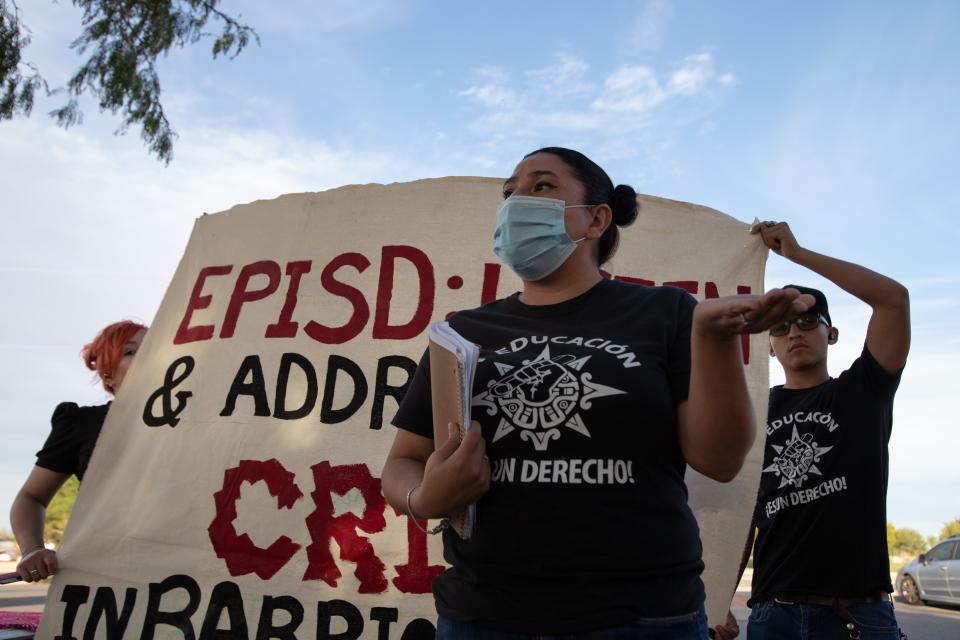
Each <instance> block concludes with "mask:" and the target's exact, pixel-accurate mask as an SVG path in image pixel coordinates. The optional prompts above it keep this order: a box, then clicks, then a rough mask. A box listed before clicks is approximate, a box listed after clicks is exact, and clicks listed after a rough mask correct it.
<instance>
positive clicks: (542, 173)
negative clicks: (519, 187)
mask: <svg viewBox="0 0 960 640" xmlns="http://www.w3.org/2000/svg"><path fill="white" fill-rule="evenodd" d="M529 175H530V176H531V177H534V178H539V177H540V176H553V177H554V178H557V179H558V180H559V179H560V176H558V175H557V174H555V173H554V172H553V171H548V170H546V169H540V170H539V171H531V172H530V173H529ZM516 181H517V176H516V175H512V176H510V177H509V178H507V179H506V180H504V181H503V186H507V185H508V184H510V183H511V182H516Z"/></svg>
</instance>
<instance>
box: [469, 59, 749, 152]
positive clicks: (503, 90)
mask: <svg viewBox="0 0 960 640" xmlns="http://www.w3.org/2000/svg"><path fill="white" fill-rule="evenodd" d="M589 71H590V66H589V65H588V64H587V63H586V62H585V61H584V60H582V59H581V58H579V57H577V56H576V55H574V54H572V53H569V52H566V51H565V52H561V53H558V54H557V55H556V56H555V61H554V63H553V64H550V65H547V66H545V67H540V68H537V69H532V70H529V71H526V72H524V73H521V74H519V75H518V78H519V80H518V81H513V82H510V80H509V78H508V76H507V74H506V73H505V72H504V71H503V70H502V69H500V68H496V67H493V68H483V69H478V70H475V73H476V75H478V76H480V77H481V78H482V79H484V80H487V82H478V83H476V84H474V85H472V86H470V87H469V88H467V89H465V90H463V91H460V92H459V95H461V96H463V97H466V98H469V99H470V100H471V101H472V102H473V103H475V104H477V105H479V106H480V107H481V108H482V109H483V111H482V112H481V113H480V114H479V115H478V116H477V117H476V118H475V119H474V120H473V122H472V124H471V128H472V130H473V131H475V132H477V133H481V134H491V133H497V132H503V131H507V130H509V132H510V134H511V136H513V137H514V138H517V137H525V138H531V139H541V138H543V137H544V136H552V137H556V136H558V135H559V136H566V135H570V134H573V135H576V134H577V133H580V132H593V133H595V134H599V135H600V136H603V135H604V134H605V132H609V134H608V135H610V136H622V135H623V134H624V133H631V134H633V135H636V134H638V133H639V132H640V131H643V130H646V129H650V128H652V127H654V126H656V125H660V124H680V125H685V124H687V123H688V122H692V121H698V120H702V119H705V118H706V116H707V115H708V114H709V112H710V111H711V110H712V108H713V107H714V105H715V104H716V94H717V93H718V92H719V91H720V90H722V89H723V88H724V86H729V85H730V84H731V81H730V79H729V78H728V79H726V80H724V81H723V82H721V80H720V78H718V77H717V73H716V69H715V62H714V59H713V55H712V54H710V53H698V54H694V55H690V56H687V57H686V58H684V59H682V60H681V61H680V63H679V64H678V66H677V67H676V68H675V69H674V70H673V71H672V72H669V73H667V74H666V75H664V76H662V75H661V74H659V73H658V71H657V69H656V68H655V67H654V66H652V65H648V64H624V65H622V66H620V67H618V68H616V69H614V70H613V71H612V72H611V73H610V74H609V75H607V77H606V78H605V79H604V81H603V84H602V85H598V84H596V83H593V82H591V81H590V80H589ZM726 75H727V76H730V77H732V74H726ZM661 78H662V79H661ZM701 99H702V102H703V104H702V105H697V103H698V101H701ZM680 100H683V101H685V102H686V103H691V102H692V103H693V104H694V105H695V106H696V107H697V108H694V109H686V110H685V111H684V112H683V113H681V112H680V111H678V110H671V109H669V105H670V104H672V103H673V102H676V101H680ZM688 106H689V105H688ZM691 113H692V114H693V115H690V114H691ZM660 128H661V129H664V130H668V129H670V127H669V126H664V127H660ZM593 143H594V144H596V145H602V144H604V143H605V140H603V139H596V140H594V141H593ZM659 144H663V143H659ZM632 148H633V149H634V151H633V153H636V147H632Z"/></svg>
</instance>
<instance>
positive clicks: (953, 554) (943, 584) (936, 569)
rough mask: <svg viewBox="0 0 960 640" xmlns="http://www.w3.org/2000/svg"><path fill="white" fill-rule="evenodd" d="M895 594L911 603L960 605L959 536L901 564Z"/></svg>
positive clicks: (952, 537) (948, 539)
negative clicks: (898, 593) (896, 592)
mask: <svg viewBox="0 0 960 640" xmlns="http://www.w3.org/2000/svg"><path fill="white" fill-rule="evenodd" d="M896 587H897V591H899V592H900V595H901V596H903V599H904V600H905V601H906V602H908V603H910V604H919V603H921V602H923V603H924V604H926V603H927V602H942V603H945V604H960V536H951V537H949V538H947V539H946V540H944V541H942V542H940V543H938V544H937V545H936V546H934V547H933V548H932V549H930V550H929V551H927V552H926V553H921V554H920V556H919V557H918V558H916V559H914V560H911V561H910V562H908V563H907V564H905V565H903V567H902V568H901V569H900V572H899V573H897V584H896Z"/></svg>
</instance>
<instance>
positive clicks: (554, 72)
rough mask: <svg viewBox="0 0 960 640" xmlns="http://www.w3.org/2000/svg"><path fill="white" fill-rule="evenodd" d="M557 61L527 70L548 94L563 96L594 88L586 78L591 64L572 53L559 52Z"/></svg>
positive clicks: (539, 87)
mask: <svg viewBox="0 0 960 640" xmlns="http://www.w3.org/2000/svg"><path fill="white" fill-rule="evenodd" d="M556 59H557V60H556V63H554V64H551V65H547V66H546V67H543V68H542V69H534V70H532V71H528V72H527V74H526V75H527V77H529V78H530V79H531V80H532V81H533V83H534V86H535V87H537V88H538V89H540V90H541V91H544V92H546V93H548V94H551V95H554V96H558V97H563V96H569V95H573V94H578V93H585V92H588V91H590V90H591V89H592V88H593V85H592V83H590V82H589V81H588V80H587V79H586V75H587V72H588V71H589V70H590V66H589V65H588V64H587V63H586V62H584V61H583V60H581V59H580V58H578V57H577V56H575V55H573V54H570V53H558V54H557V55H556Z"/></svg>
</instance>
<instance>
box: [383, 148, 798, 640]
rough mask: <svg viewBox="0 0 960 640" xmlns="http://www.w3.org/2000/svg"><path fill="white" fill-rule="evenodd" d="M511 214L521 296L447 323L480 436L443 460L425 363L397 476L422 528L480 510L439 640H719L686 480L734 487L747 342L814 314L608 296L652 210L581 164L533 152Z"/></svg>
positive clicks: (503, 224) (780, 303)
mask: <svg viewBox="0 0 960 640" xmlns="http://www.w3.org/2000/svg"><path fill="white" fill-rule="evenodd" d="M504 198H505V199H504V202H503V204H502V205H501V207H500V210H499V211H498V213H497V226H496V230H495V233H494V250H495V251H496V253H497V255H498V256H499V257H500V259H501V260H502V261H503V262H504V263H505V264H507V265H508V266H510V267H511V268H512V269H513V270H514V271H515V272H516V273H517V274H518V275H519V276H520V277H521V278H522V279H523V291H522V292H519V293H515V294H513V295H512V296H509V297H507V298H504V299H502V300H497V301H495V302H492V303H490V304H488V305H485V306H483V307H481V308H479V309H473V310H471V311H464V312H460V313H457V314H455V315H454V316H452V317H451V318H450V324H451V325H452V326H453V328H454V329H456V330H457V331H458V332H459V333H460V334H461V335H463V336H464V337H465V338H467V339H468V340H471V341H473V342H475V343H477V344H479V345H480V347H481V353H480V356H481V359H482V361H481V362H480V364H479V366H478V368H477V378H476V381H475V386H474V390H473V402H472V417H473V419H474V421H473V423H472V426H471V428H470V429H469V430H468V431H467V432H466V435H465V436H464V438H463V440H462V442H457V439H456V438H451V439H450V440H448V441H447V443H446V444H444V446H442V447H440V448H439V449H437V450H434V444H433V438H432V426H431V425H432V411H431V399H430V371H429V361H428V359H427V358H424V359H423V360H421V362H420V366H419V368H418V370H417V373H416V375H415V376H414V379H413V381H412V383H411V385H410V388H409V390H408V392H407V395H406V397H405V398H404V400H403V402H402V403H401V406H400V411H399V412H398V414H397V416H396V418H395V419H394V424H395V425H396V426H398V427H399V429H398V431H397V434H396V437H395V440H394V444H393V447H392V449H391V451H390V453H389V455H388V458H387V461H386V463H385V465H384V469H383V475H382V486H383V492H384V495H385V496H386V498H387V500H388V501H389V502H390V504H391V505H393V506H394V507H395V508H397V509H399V510H401V511H403V512H406V513H408V515H410V516H411V517H414V518H415V519H416V518H419V519H426V518H443V517H444V516H446V515H447V514H450V513H453V512H455V511H456V510H457V509H459V508H460V507H462V506H464V505H467V504H470V503H472V502H476V503H477V528H476V531H475V532H474V534H473V537H472V538H471V539H469V540H462V539H460V538H459V537H458V536H457V535H456V534H455V533H453V532H452V531H450V530H447V531H445V532H444V557H445V559H446V560H447V562H449V563H450V565H451V567H450V568H449V569H448V570H446V571H445V572H444V573H443V574H441V575H440V576H439V577H438V578H437V579H436V580H435V581H434V585H433V591H434V597H435V600H436V605H437V610H438V613H439V617H440V619H439V623H438V635H437V637H438V638H479V639H488V638H489V639H499V638H522V637H525V636H538V635H543V634H550V635H553V634H573V635H572V636H571V637H578V638H580V637H582V638H591V639H593V638H596V639H601V638H670V639H671V640H677V639H681V640H682V639H686V638H698V639H699V638H706V637H707V626H706V617H705V615H704V612H703V599H704V592H703V584H702V582H701V580H700V572H701V571H702V569H703V562H702V560H701V546H700V539H699V533H698V529H697V524H696V521H695V520H694V517H693V514H692V512H691V511H690V509H689V507H688V506H687V492H686V487H685V485H684V481H683V475H684V469H685V465H687V464H689V465H690V466H691V467H693V468H694V469H696V470H697V471H699V472H701V473H703V474H705V475H707V476H709V477H711V478H714V479H717V480H720V481H729V480H730V479H732V478H733V477H734V476H735V475H736V474H737V472H738V471H739V469H740V467H741V465H742V463H743V460H744V457H745V456H746V454H747V451H748V450H749V448H750V446H751V444H752V442H753V438H754V434H755V431H756V426H755V418H754V415H753V411H752V408H751V403H750V398H749V396H748V393H747V388H746V383H745V378H744V374H743V367H742V364H741V356H740V347H739V335H740V334H741V333H742V332H744V331H763V330H766V328H767V327H769V326H771V325H772V324H774V323H776V322H778V321H782V320H783V319H784V318H787V317H793V316H794V315H796V314H797V313H799V312H802V311H804V310H805V309H806V307H807V305H808V304H810V303H812V301H809V300H806V299H798V293H797V292H796V291H792V292H790V291H776V290H775V291H771V292H769V293H768V294H766V295H764V296H736V297H731V298H720V299H715V300H710V301H704V302H701V303H699V304H697V302H696V301H695V300H694V299H693V298H692V297H691V296H690V295H689V294H687V293H686V292H685V291H682V290H680V289H676V288H672V287H644V286H640V285H633V284H628V283H624V282H619V281H614V280H605V279H604V278H603V277H602V276H601V274H600V271H599V268H598V267H599V265H601V264H603V263H604V262H605V261H606V260H607V259H608V258H609V257H610V256H611V255H612V253H613V251H614V250H615V249H616V245H617V239H618V227H621V226H626V225H629V224H630V223H632V222H633V221H634V219H635V218H636V216H637V202H636V193H635V192H634V190H633V189H632V188H630V187H628V186H624V185H620V186H617V187H614V185H613V183H612V182H611V181H610V178H609V177H608V176H607V174H606V173H605V172H604V171H603V170H602V169H601V168H600V167H599V166H597V165H596V164H595V163H593V162H592V161H591V160H589V159H588V158H587V157H586V156H584V155H582V154H580V153H578V152H576V151H572V150H569V149H561V148H554V147H551V148H545V149H540V150H538V151H535V152H533V153H531V154H529V155H527V156H526V157H525V158H524V159H523V161H522V162H521V163H520V164H519V165H518V166H517V168H516V169H515V171H514V172H513V175H512V176H511V177H510V178H509V179H508V180H507V181H506V182H505V183H504Z"/></svg>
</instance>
